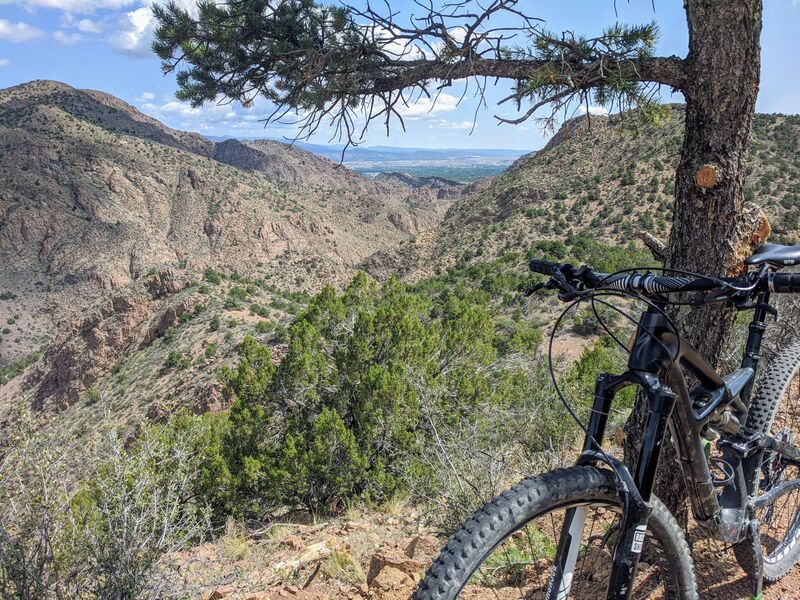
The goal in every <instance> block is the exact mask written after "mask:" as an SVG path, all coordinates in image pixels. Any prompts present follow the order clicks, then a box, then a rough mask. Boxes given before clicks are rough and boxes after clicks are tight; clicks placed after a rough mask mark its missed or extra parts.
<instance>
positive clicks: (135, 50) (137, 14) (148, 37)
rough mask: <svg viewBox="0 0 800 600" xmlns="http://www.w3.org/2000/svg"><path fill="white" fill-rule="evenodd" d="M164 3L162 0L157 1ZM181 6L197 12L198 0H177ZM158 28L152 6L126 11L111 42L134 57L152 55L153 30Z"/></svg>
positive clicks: (190, 11) (112, 35)
mask: <svg viewBox="0 0 800 600" xmlns="http://www.w3.org/2000/svg"><path fill="white" fill-rule="evenodd" d="M156 3H157V4H163V3H164V2H163V1H162V0H159V1H158V2H156ZM175 3H176V4H177V5H178V6H179V7H181V8H183V9H186V10H188V11H189V13H190V14H195V15H196V13H197V0H176V2H175ZM155 29H156V18H155V17H154V16H153V12H152V10H151V9H150V6H149V5H148V6H142V7H141V8H137V9H136V10H131V11H129V12H127V13H125V14H124V15H123V16H122V17H121V19H120V22H119V29H118V30H117V31H115V32H114V33H113V34H111V36H110V37H109V40H108V41H109V42H110V44H111V46H112V47H114V48H115V49H116V50H118V51H119V52H122V53H124V54H128V55H130V56H134V57H150V56H152V51H151V50H150V45H151V44H152V42H153V32H154V31H155Z"/></svg>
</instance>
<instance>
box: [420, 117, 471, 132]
mask: <svg viewBox="0 0 800 600" xmlns="http://www.w3.org/2000/svg"><path fill="white" fill-rule="evenodd" d="M473 127H475V128H477V127H478V124H477V123H474V124H473V122H472V121H448V120H447V119H439V122H438V123H431V124H430V125H428V129H466V130H471V129H472V128H473Z"/></svg>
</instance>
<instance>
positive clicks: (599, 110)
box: [578, 104, 608, 116]
mask: <svg viewBox="0 0 800 600" xmlns="http://www.w3.org/2000/svg"><path fill="white" fill-rule="evenodd" d="M586 112H587V110H586V105H585V104H581V105H580V107H579V108H578V114H580V115H585V114H586ZM588 112H589V114H590V115H602V116H605V115H607V114H608V111H607V110H606V109H605V108H603V107H602V106H589V110H588Z"/></svg>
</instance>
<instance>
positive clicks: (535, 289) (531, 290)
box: [525, 283, 547, 298]
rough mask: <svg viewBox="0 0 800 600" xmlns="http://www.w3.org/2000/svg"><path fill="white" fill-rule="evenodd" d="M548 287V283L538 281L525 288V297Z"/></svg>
mask: <svg viewBox="0 0 800 600" xmlns="http://www.w3.org/2000/svg"><path fill="white" fill-rule="evenodd" d="M546 287H547V284H546V283H537V284H535V285H532V286H531V287H529V288H528V289H527V290H525V297H526V298H527V297H528V296H533V295H534V294H535V293H536V292H538V291H539V290H541V289H544V288H546Z"/></svg>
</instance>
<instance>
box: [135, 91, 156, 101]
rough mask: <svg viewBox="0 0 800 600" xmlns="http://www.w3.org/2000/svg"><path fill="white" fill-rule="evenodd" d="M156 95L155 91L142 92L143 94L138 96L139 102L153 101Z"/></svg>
mask: <svg viewBox="0 0 800 600" xmlns="http://www.w3.org/2000/svg"><path fill="white" fill-rule="evenodd" d="M155 98H156V95H155V94H154V93H153V92H142V95H141V96H139V97H138V98H136V101H137V102H152V101H153V100H155Z"/></svg>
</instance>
